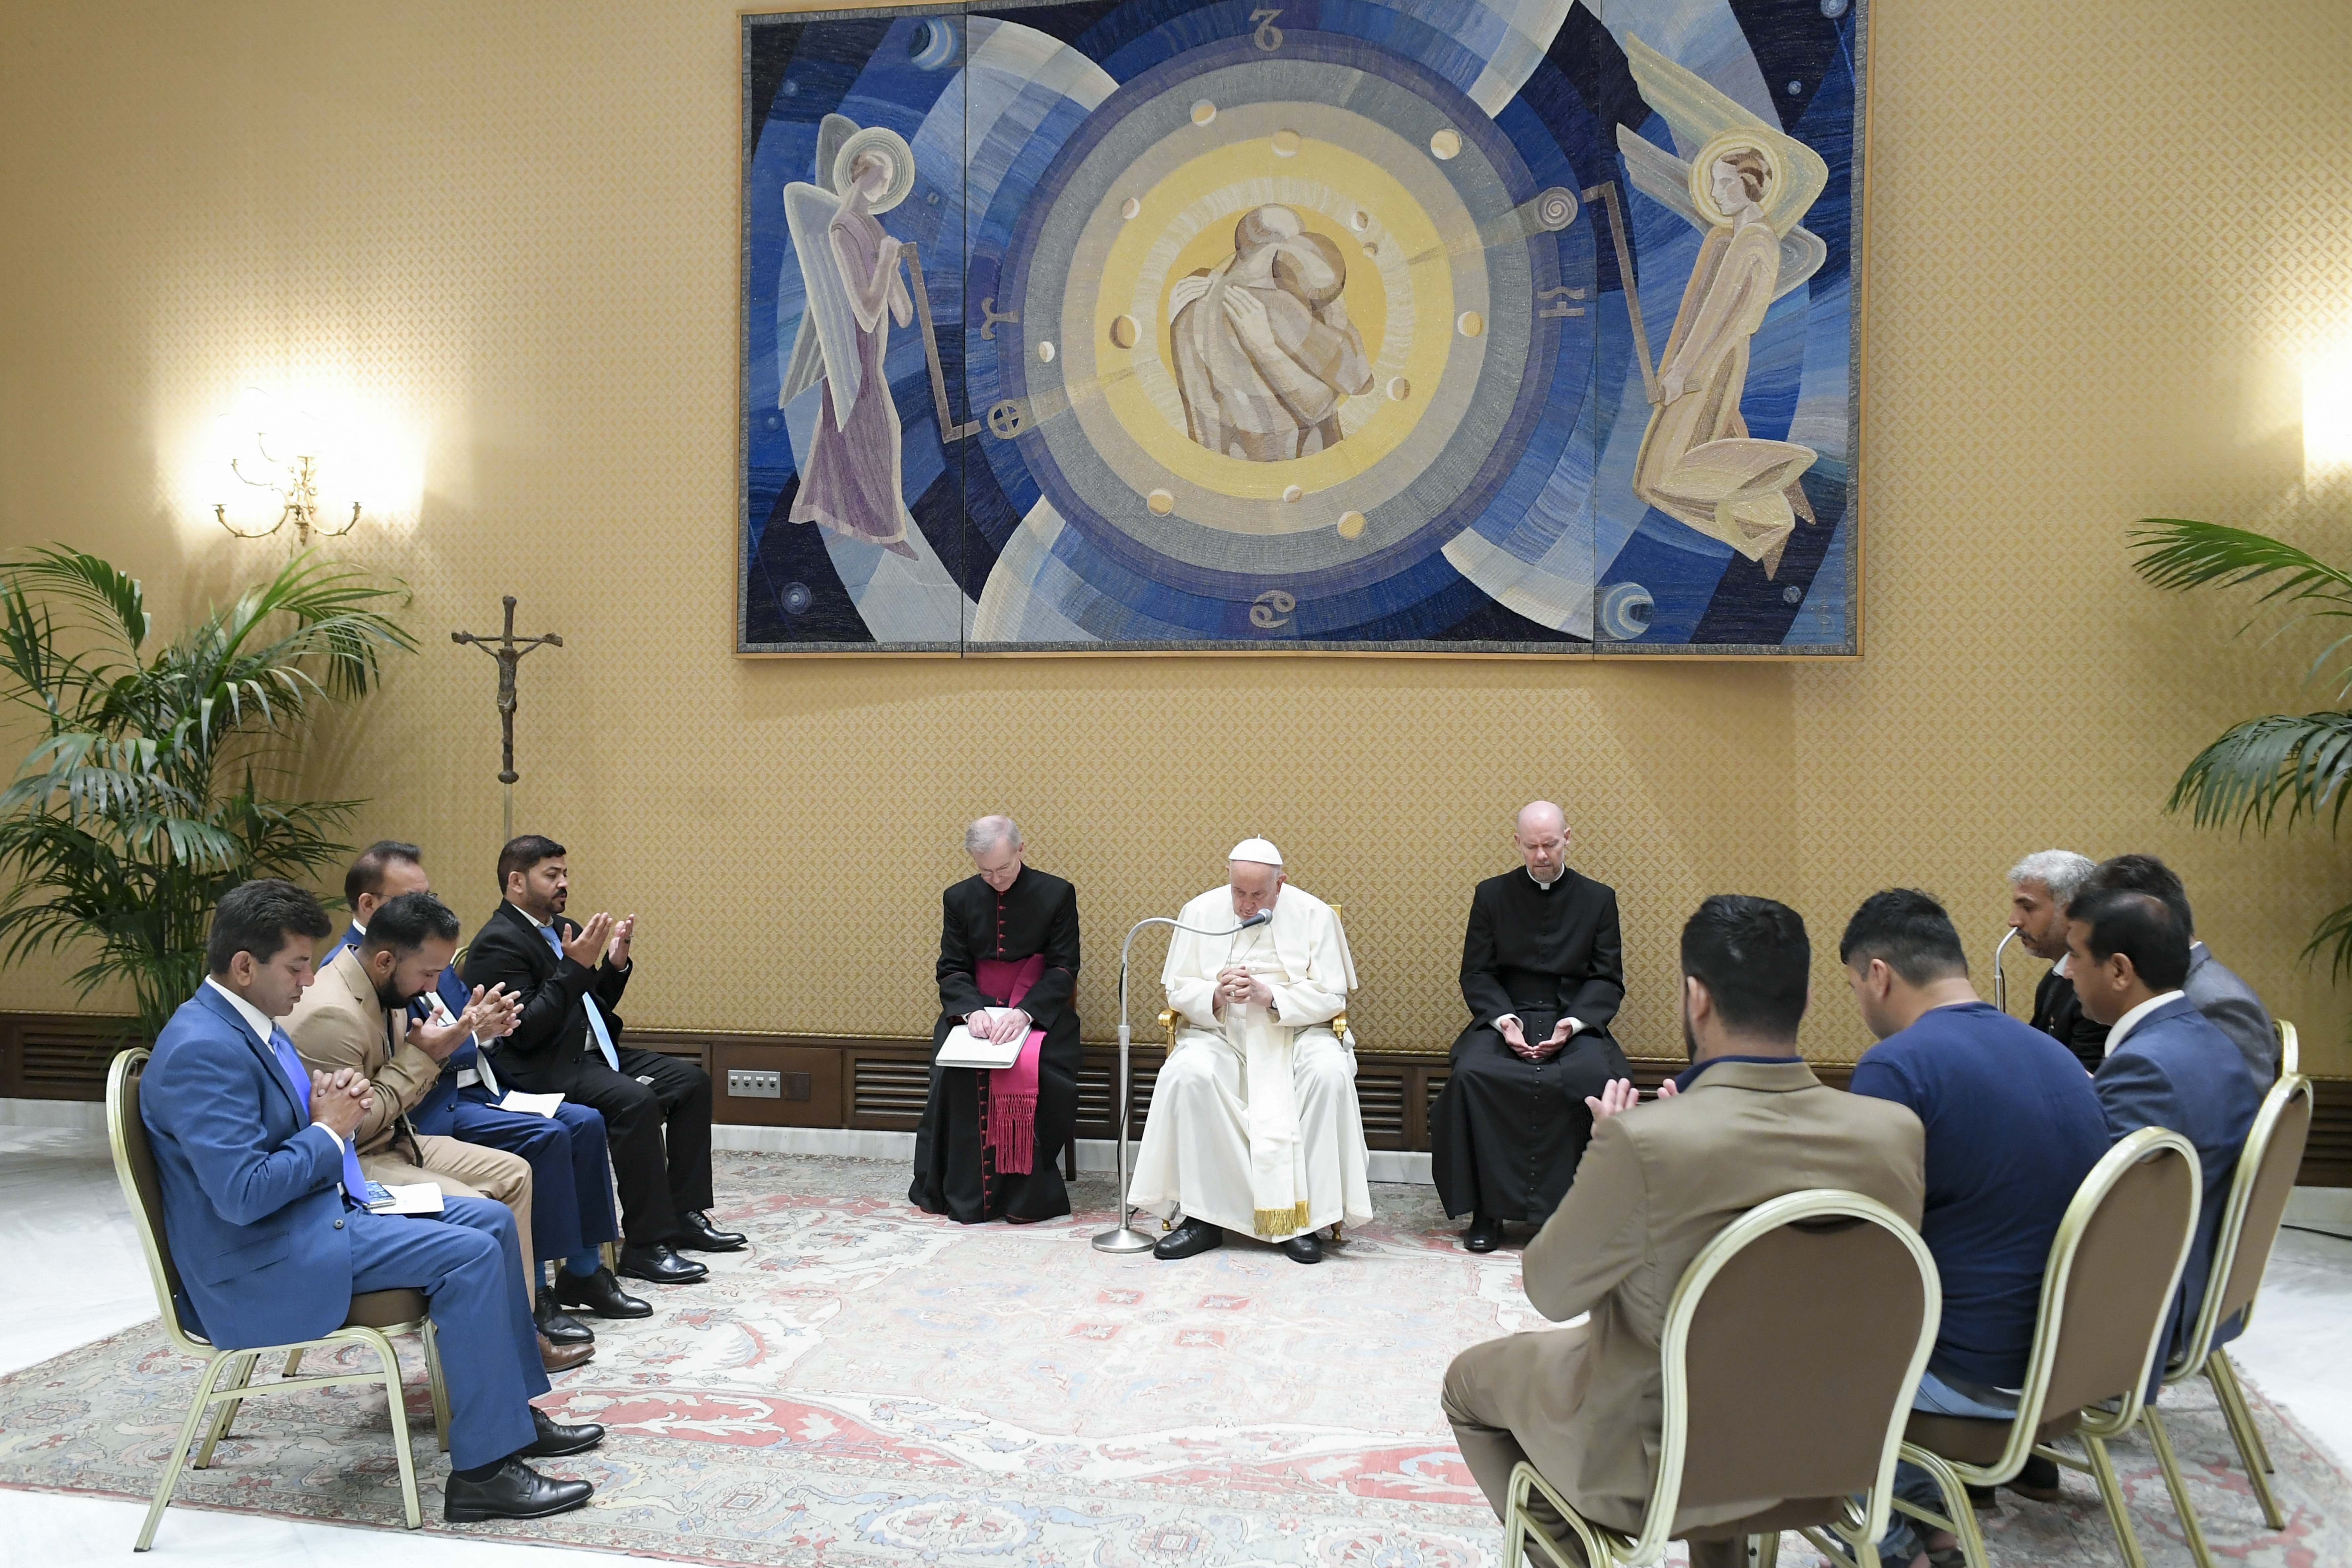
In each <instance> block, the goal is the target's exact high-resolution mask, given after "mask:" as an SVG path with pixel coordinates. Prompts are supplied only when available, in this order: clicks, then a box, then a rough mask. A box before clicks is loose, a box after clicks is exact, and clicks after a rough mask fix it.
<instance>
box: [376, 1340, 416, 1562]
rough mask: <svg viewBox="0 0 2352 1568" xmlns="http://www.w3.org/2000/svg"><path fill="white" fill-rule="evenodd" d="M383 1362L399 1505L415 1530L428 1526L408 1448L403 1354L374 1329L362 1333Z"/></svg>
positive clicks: (409, 1526)
mask: <svg viewBox="0 0 2352 1568" xmlns="http://www.w3.org/2000/svg"><path fill="white" fill-rule="evenodd" d="M360 1332H361V1333H362V1334H364V1335H365V1336H366V1342H367V1344H368V1346H369V1348H371V1349H372V1350H373V1351H374V1352H375V1353H376V1359H377V1360H378V1361H380V1362H382V1363H383V1396H384V1400H385V1403H386V1405H387V1409H386V1411H385V1415H387V1416H389V1417H390V1419H391V1421H392V1454H393V1458H394V1460H395V1461H397V1462H398V1464H399V1466H400V1506H401V1510H402V1511H403V1513H404V1515H405V1516H406V1518H407V1521H408V1528H409V1529H411V1530H416V1529H419V1528H421V1527H422V1526H423V1525H424V1523H425V1510H424V1506H423V1505H422V1504H421V1503H419V1502H418V1500H417V1497H416V1456H415V1453H414V1452H413V1451H412V1450H411V1449H410V1447H409V1445H408V1404H407V1400H406V1398H405V1396H404V1394H402V1392H401V1387H400V1352H397V1351H395V1350H394V1349H393V1348H392V1342H391V1341H390V1340H388V1339H386V1338H384V1337H383V1335H382V1334H380V1333H377V1332H376V1331H374V1330H373V1329H362V1330H361V1331H360Z"/></svg>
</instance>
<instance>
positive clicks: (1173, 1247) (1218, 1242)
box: [1151, 1215, 1225, 1263]
mask: <svg viewBox="0 0 2352 1568" xmlns="http://www.w3.org/2000/svg"><path fill="white" fill-rule="evenodd" d="M1224 1244H1225V1232H1224V1227H1223V1226H1214V1225H1211V1224H1210V1223H1209V1222H1208V1221H1207V1220H1204V1219H1194V1218H1192V1216H1191V1215H1186V1216H1185V1219H1184V1223H1183V1224H1182V1225H1180V1226H1177V1227H1176V1228H1175V1229H1174V1230H1171V1231H1170V1232H1169V1233H1168V1234H1167V1235H1166V1236H1163V1237H1160V1239H1159V1240H1158V1241H1157V1242H1155V1243H1153V1244H1152V1247H1151V1256H1152V1257H1154V1258H1158V1259H1160V1261H1161V1262H1162V1263H1168V1262H1172V1261H1173V1260H1175V1259H1176V1258H1198V1257H1199V1256H1200V1255H1201V1254H1202V1253H1203V1252H1207V1251H1209V1250H1211V1249H1212V1248H1213V1247H1223V1246H1224Z"/></svg>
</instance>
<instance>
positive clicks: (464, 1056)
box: [342, 838, 653, 1345]
mask: <svg viewBox="0 0 2352 1568" xmlns="http://www.w3.org/2000/svg"><path fill="white" fill-rule="evenodd" d="M432 889H433V884H432V882H431V880H430V879H427V878H426V876H425V864H424V851H422V850H420V849H419V848H417V847H416V846H415V845H414V844H404V843H402V842H400V841H399V840H397V839H391V838H386V839H382V840H380V841H378V842H376V843H374V844H371V845H369V846H368V847H367V848H366V849H365V850H363V851H362V853H361V855H360V857H359V858H358V859H356V860H354V861H352V868H351V869H350V870H349V871H347V872H345V873H344V874H343V898H344V900H345V901H346V902H348V903H349V904H350V905H351V907H352V923H351V927H350V929H349V930H347V931H344V932H343V942H342V945H344V946H345V947H357V946H358V945H359V942H360V939H361V938H362V937H363V936H365V935H366V934H367V922H368V917H369V916H371V915H372V914H373V913H374V912H375V911H376V910H380V909H382V908H383V906H384V905H385V904H386V903H389V902H390V901H391V900H394V899H395V898H398V897H399V896H400V895H401V894H403V893H425V892H430V891H432ZM471 995H472V993H471V992H470V991H469V990H468V989H467V986H466V984H465V982H463V981H461V980H459V979H458V978H457V970H456V969H454V968H447V969H444V970H443V971H442V972H441V978H440V980H439V982H438V985H437V995H436V996H433V997H425V998H421V999H420V1000H418V1001H417V1002H415V1003H413V1004H411V1005H410V1007H409V1012H410V1014H411V1016H415V1017H418V1018H423V1019H425V1020H426V1021H428V1022H431V1021H433V1018H434V1004H435V1002H436V1001H437V1002H438V1003H439V1004H440V1006H441V1009H442V1011H443V1012H445V1013H446V1015H447V1016H449V1017H455V1016H457V1015H458V1014H459V1013H462V1012H464V1011H465V1010H466V1004H467V1000H468V999H469V998H470V996H471ZM490 1058H491V1053H490V1052H489V1051H488V1050H485V1049H482V1048H480V1043H479V1042H478V1041H470V1040H469V1041H468V1042H467V1043H466V1044H465V1045H462V1046H459V1047H457V1049H456V1050H455V1051H453V1052H451V1053H450V1055H449V1058H448V1060H446V1062H444V1063H442V1065H441V1077H440V1079H439V1080H438V1081H436V1083H435V1084H434V1086H433V1087H432V1088H431V1089H427V1090H426V1091H425V1098H424V1099H423V1100H420V1101H419V1102H418V1103H417V1105H416V1106H415V1109H414V1110H411V1111H410V1112H409V1121H411V1122H412V1123H414V1124H415V1128H416V1130H417V1131H419V1132H424V1133H429V1134H438V1135H440V1136H443V1137H448V1138H456V1139H458V1140H460V1141H462V1142H467V1143H480V1144H483V1145H486V1146H487V1147H489V1148H492V1149H503V1150H505V1151H507V1152H509V1153H511V1154H519V1155H520V1156H521V1157H522V1158H523V1159H525V1160H527V1161H529V1162H530V1171H531V1205H530V1234H531V1250H532V1252H533V1253H534V1255H535V1256H537V1257H538V1258H540V1259H541V1263H540V1268H541V1272H542V1275H543V1276H545V1275H551V1276H552V1280H551V1281H550V1280H549V1279H546V1278H542V1279H535V1280H533V1281H531V1283H532V1286H533V1287H534V1290H535V1300H536V1302H537V1306H536V1310H535V1311H534V1312H533V1316H534V1318H535V1319H536V1320H537V1321H538V1324H539V1331H540V1332H541V1333H542V1334H545V1335H546V1336H547V1337H548V1338H549V1339H550V1340H551V1341H553V1342H555V1343H556V1344H559V1345H579V1344H587V1343H589V1342H593V1340H594V1339H595V1337H596V1336H595V1334H594V1332H593V1331H591V1330H590V1329H589V1328H588V1326H587V1325H586V1324H584V1323H583V1322H581V1321H579V1320H578V1319H576V1318H573V1317H572V1316H571V1314H570V1313H568V1312H566V1311H565V1310H564V1307H565V1306H567V1305H569V1306H574V1307H578V1308H580V1309H582V1310H584V1311H588V1312H592V1313H593V1314H594V1315H595V1316H597V1317H600V1318H647V1317H651V1316H652V1315H653V1308H652V1307H651V1306H650V1305H648V1304H647V1303H646V1301H644V1300H641V1299H640V1298H638V1297H635V1296H632V1295H629V1294H628V1293H627V1292H626V1291H625V1290H623V1289H621V1284H620V1281H619V1280H618V1279H614V1277H613V1271H612V1270H611V1269H609V1268H605V1267H604V1256H603V1254H602V1253H601V1252H600V1251H599V1250H598V1248H599V1247H602V1246H603V1244H604V1243H605V1242H608V1241H613V1240H616V1239H618V1237H620V1234H621V1226H620V1222H619V1221H618V1219H617V1218H615V1216H614V1213H613V1165H612V1156H611V1154H610V1153H609V1152H607V1149H606V1143H605V1136H604V1116H603V1114H602V1113H601V1112H599V1111H597V1110H594V1109H593V1108H592V1107H589V1106H585V1105H582V1104H579V1103H577V1102H576V1101H574V1100H564V1102H563V1103H562V1104H561V1105H559V1106H557V1107H556V1108H555V1115H554V1117H553V1118H552V1119H550V1118H548V1117H544V1116H541V1115H540V1114H539V1113H538V1112H536V1111H513V1110H500V1109H499V1100H500V1099H501V1098H502V1097H503V1095H504V1093H505V1086H504V1085H502V1084H500V1083H499V1078H498V1069H497V1068H496V1067H495V1066H494V1065H493V1063H492V1061H491V1059H490ZM559 1268H560V1272H558V1269H559ZM559 1298H560V1300H559Z"/></svg>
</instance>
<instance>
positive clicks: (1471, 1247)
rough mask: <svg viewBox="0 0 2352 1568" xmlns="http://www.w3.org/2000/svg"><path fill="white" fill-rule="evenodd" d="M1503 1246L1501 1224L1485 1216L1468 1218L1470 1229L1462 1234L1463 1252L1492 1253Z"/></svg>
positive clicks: (1478, 1215)
mask: <svg viewBox="0 0 2352 1568" xmlns="http://www.w3.org/2000/svg"><path fill="white" fill-rule="evenodd" d="M1502 1245H1503V1222H1502V1221H1501V1220H1498V1219H1489V1218H1487V1217H1486V1215H1482V1214H1477V1215H1471V1216H1470V1228H1469V1229H1467V1230H1465V1231H1464V1232H1463V1233H1462V1250H1463V1251H1465V1252H1492V1251H1494V1250H1495V1248H1496V1247H1500V1246H1502Z"/></svg>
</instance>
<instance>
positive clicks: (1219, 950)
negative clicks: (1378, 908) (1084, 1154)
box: [1129, 838, 1372, 1263]
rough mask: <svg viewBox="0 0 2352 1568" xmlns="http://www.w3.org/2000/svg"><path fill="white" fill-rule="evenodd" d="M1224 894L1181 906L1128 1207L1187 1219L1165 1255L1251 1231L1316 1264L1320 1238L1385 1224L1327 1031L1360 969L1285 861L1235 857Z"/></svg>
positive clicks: (1334, 1040)
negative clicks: (1169, 1044) (1168, 1035)
mask: <svg viewBox="0 0 2352 1568" xmlns="http://www.w3.org/2000/svg"><path fill="white" fill-rule="evenodd" d="M1226 871H1227V878H1226V885H1225V886H1223V887H1222V888H1212V889H1209V891H1207V892H1205V893H1202V895H1201V896H1200V897H1199V898H1197V899H1194V900H1192V902H1190V903H1188V904H1186V905H1185V906H1184V909H1183V911H1182V912H1181V914H1179V915H1178V916H1177V921H1178V926H1179V929H1178V930H1177V931H1176V933H1175V938H1174V940H1173V941H1171V942H1170V943H1169V944H1168V963H1167V966H1166V967H1165V968H1164V969H1163V970H1162V971H1161V973H1160V981H1161V984H1164V985H1165V986H1166V987H1167V988H1168V1005H1169V1006H1170V1007H1171V1008H1172V1009H1173V1010H1174V1011H1175V1013H1176V1014H1177V1016H1178V1023H1177V1028H1176V1044H1175V1048H1174V1049H1173V1050H1171V1051H1170V1052H1169V1054H1168V1059H1167V1061H1166V1062H1164V1063H1163V1064H1161V1066H1160V1077H1159V1079H1158V1081H1157V1082H1155V1083H1154V1084H1153V1085H1152V1088H1151V1110H1150V1117H1149V1119H1148V1120H1147V1121H1145V1123H1144V1127H1143V1149H1142V1152H1141V1153H1140V1154H1139V1156H1138V1158H1137V1160H1136V1167H1135V1180H1134V1183H1133V1185H1132V1186H1131V1188H1130V1189H1129V1195H1130V1196H1131V1197H1132V1199H1133V1201H1134V1203H1135V1205H1136V1206H1137V1207H1139V1208H1142V1209H1148V1210H1150V1211H1151V1212H1152V1213H1154V1214H1157V1215H1160V1217H1161V1218H1162V1219H1168V1218H1171V1217H1172V1216H1173V1215H1175V1214H1176V1213H1177V1212H1178V1211H1180V1210H1181V1212H1182V1214H1183V1215H1184V1223H1183V1224H1181V1225H1180V1226H1177V1227H1176V1228H1175V1229H1174V1230H1172V1231H1171V1232H1170V1233H1169V1234H1168V1235H1167V1236H1165V1237H1161V1238H1160V1245H1159V1246H1157V1247H1154V1248H1152V1252H1153V1255H1154V1256H1156V1257H1158V1258H1162V1259H1170V1258H1191V1257H1192V1256H1194V1255H1195V1254H1198V1253H1202V1252H1206V1251H1208V1250H1209V1249H1210V1248H1211V1247H1219V1246H1222V1245H1223V1242H1224V1239H1225V1232H1226V1231H1228V1230H1238V1231H1241V1232H1242V1233H1243V1234H1244V1235H1248V1236H1255V1237H1258V1238H1259V1239H1261V1240H1264V1241H1271V1242H1275V1243H1276V1244H1278V1245H1279V1246H1280V1247H1281V1248H1282V1250H1283V1251H1284V1252H1285V1253H1286V1254H1288V1255H1289V1256H1290V1257H1291V1258H1293V1259H1294V1260H1296V1261H1297V1262H1300V1263H1319V1262H1321V1261H1322V1258H1323V1247H1322V1243H1321V1241H1320V1240H1319V1239H1318V1237H1317V1236H1316V1234H1315V1233H1316V1232H1318V1231H1319V1230H1321V1229H1322V1228H1323V1227H1324V1226H1328V1225H1337V1224H1339V1223H1340V1222H1341V1221H1343V1220H1346V1221H1352V1222H1355V1223H1357V1224H1361V1223H1362V1222H1364V1221H1366V1220H1369V1219H1370V1218H1371V1217H1372V1194H1371V1188H1370V1185H1369V1184H1367V1181H1366V1178H1365V1167H1366V1164H1367V1163H1368V1162H1367V1159H1366V1150H1365V1146H1364V1120H1363V1112H1362V1110H1361V1109H1360V1107H1359V1106H1358V1105H1357V1103H1356V1058H1355V1056H1354V1055H1353V1053H1352V1052H1351V1051H1350V1050H1349V1047H1346V1046H1344V1045H1342V1044H1341V1043H1340V1042H1339V1038H1338V1037H1336V1036H1335V1035H1333V1033H1332V1032H1331V1028H1330V1023H1331V1020H1332V1019H1333V1018H1336V1017H1337V1016H1339V1014H1340V1013H1341V1012H1342V1011H1344V1010H1345V1009H1346V1007H1347V1005H1348V993H1349V991H1350V990H1352V989H1354V987H1355V984H1356V966H1355V961H1354V960H1353V959H1351V958H1350V957H1349V954H1348V939H1347V936H1346V934H1345V933H1344V932H1342V931H1340V929H1339V916H1338V914H1337V913H1335V912H1334V911H1333V910H1332V908H1331V906H1330V905H1328V904H1327V903H1325V902H1324V901H1323V900H1320V899H1318V898H1317V897H1315V896H1314V895H1313V894H1312V893H1308V892H1306V891H1304V890H1302V889H1297V888H1293V887H1290V886H1288V885H1287V883H1286V879H1285V878H1284V875H1283V868H1282V852H1281V851H1280V850H1278V849H1276V847H1274V846H1273V845H1271V844H1269V843H1267V842H1266V841H1265V839H1263V838H1248V839H1244V840H1243V841H1242V842H1241V843H1239V844H1236V845H1235V846H1234V851H1233V855H1232V857H1231V858H1230V859H1229V861H1228V862H1227V866H1226Z"/></svg>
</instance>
